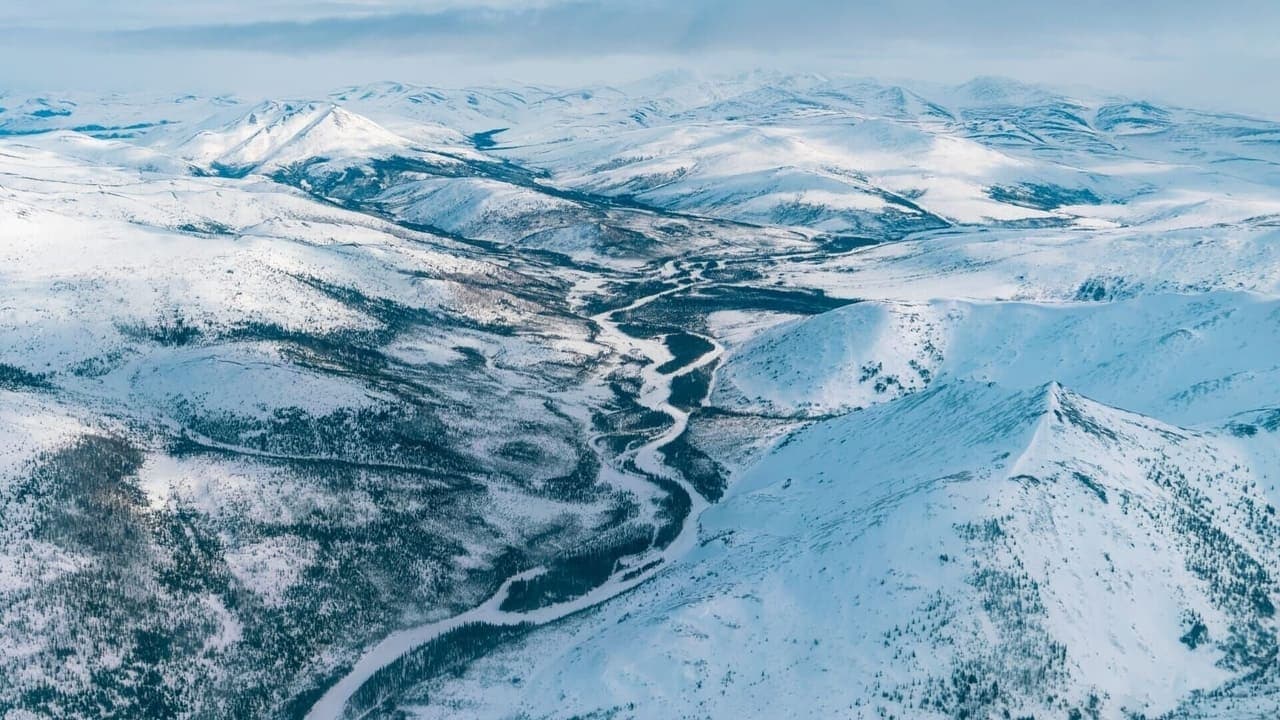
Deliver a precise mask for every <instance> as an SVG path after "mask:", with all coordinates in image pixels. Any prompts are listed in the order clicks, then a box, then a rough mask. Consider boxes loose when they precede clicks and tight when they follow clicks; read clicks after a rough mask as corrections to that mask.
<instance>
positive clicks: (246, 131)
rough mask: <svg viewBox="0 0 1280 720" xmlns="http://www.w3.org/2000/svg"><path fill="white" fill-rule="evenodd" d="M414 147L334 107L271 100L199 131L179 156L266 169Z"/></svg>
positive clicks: (364, 120) (390, 133) (219, 163)
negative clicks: (314, 160)
mask: <svg viewBox="0 0 1280 720" xmlns="http://www.w3.org/2000/svg"><path fill="white" fill-rule="evenodd" d="M409 146H410V142H409V141H408V140H407V139H405V138H403V137H401V136H399V135H397V134H395V133H393V132H391V131H390V130H387V129H386V128H384V127H382V126H381V125H378V124H377V123H375V122H373V121H372V120H370V119H368V118H366V117H363V116H361V115H357V114H355V113H352V112H350V111H348V110H345V109H343V108H342V107H339V106H338V105H335V104H333V103H327V102H307V103H281V102H274V101H269V102H265V103H262V104H260V105H257V106H255V107H254V108H253V109H251V110H250V111H249V112H248V113H245V114H244V115H242V116H240V117H238V118H236V119H234V120H232V121H231V122H229V123H225V124H222V125H218V126H214V127H211V128H206V129H203V130H201V131H199V132H198V133H196V134H195V135H194V136H192V137H190V138H189V139H187V140H186V141H184V142H183V143H181V145H179V147H178V152H179V153H180V154H181V155H182V156H183V157H186V158H188V159H190V160H192V161H193V162H197V163H200V164H203V165H210V166H222V167H227V168H237V169H247V170H262V169H266V168H275V167H283V166H286V165H291V164H294V163H299V162H304V161H307V160H312V159H320V158H323V159H328V160H336V159H344V158H346V159H350V158H364V157H368V156H371V155H375V154H379V153H390V152H397V151H402V150H404V149H406V148H408V147H409Z"/></svg>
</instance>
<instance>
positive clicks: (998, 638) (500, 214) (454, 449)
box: [0, 73, 1280, 720]
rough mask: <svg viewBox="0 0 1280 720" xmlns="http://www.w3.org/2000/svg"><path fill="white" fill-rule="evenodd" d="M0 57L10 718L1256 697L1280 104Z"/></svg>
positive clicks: (1276, 533) (853, 707) (1273, 380)
mask: <svg viewBox="0 0 1280 720" xmlns="http://www.w3.org/2000/svg"><path fill="white" fill-rule="evenodd" d="M0 99H2V100H3V102H0V106H2V107H0V518H3V520H2V521H0V717H3V718H5V720H8V719H9V718H14V719H15V720H16V719H17V718H30V717H37V718H43V717H49V718H97V717H102V716H105V715H113V716H119V717H148V718H216V717H254V718H256V717H263V718H266V717H273V718H274V717H295V718H297V717H310V718H375V717H379V718H380V717H386V718H391V717H414V718H458V717H468V718H470V717H475V718H565V719H568V718H581V717H600V718H605V717H608V718H670V717H697V718H702V717H707V718H732V717H743V718H756V717H760V718H766V717H850V718H868V719H871V718H876V719H880V720H884V719H887V718H916V717H919V718H938V719H939V720H942V719H948V720H966V719H972V718H986V717H1011V718H1013V717H1016V718H1022V717H1036V718H1041V717H1065V718H1072V719H1079V720H1083V719H1084V718H1107V719H1111V718H1114V719H1116V720H1134V719H1135V718H1149V719H1154V718H1169V719H1170V720H1175V719H1182V718H1213V719H1216V720H1226V719H1228V718H1230V719H1232V720H1234V719H1236V718H1271V717H1275V716H1277V715H1280V674H1278V673H1277V670H1276V667H1277V664H1276V658H1277V654H1278V653H1280V625H1278V623H1277V618H1276V604H1275V603H1276V602H1277V601H1280V580H1278V577H1280V520H1277V516H1276V506H1277V504H1280V487H1278V486H1277V483H1280V443H1278V442H1277V439H1278V438H1280V434H1278V433H1280V359H1278V358H1280V236H1278V235H1277V232H1278V231H1277V227H1280V194H1278V193H1277V190H1278V189H1280V171H1277V168H1280V123H1277V122H1273V121H1270V120H1265V119H1258V118H1247V117H1241V116H1237V115H1230V114H1220V113H1214V112H1211V111H1208V110H1193V109H1187V108H1178V107H1167V106H1162V105H1157V104H1153V103H1150V102H1145V101H1141V100H1135V99H1130V98H1120V97H1113V96H1109V95H1105V94H1101V93H1099V94H1096V95H1094V96H1067V95H1063V94H1060V93H1057V92H1054V91H1052V90H1048V89H1044V88H1038V87H1032V86H1027V85H1022V84H1019V83H1014V82H1012V81H1007V80H1002V79H998V78H979V79H977V80H974V81H972V82H970V83H966V84H964V85H961V86H956V87H930V86H924V85H921V86H912V87H906V86H898V85H889V84H882V83H878V82H874V81H870V80H863V79H852V78H841V77H834V78H832V77H822V76H816V75H778V74H772V73H752V74H748V75H743V76H739V77H734V78H718V79H703V78H698V77H695V76H692V75H686V74H679V73H673V74H666V75H662V76H658V77H655V78H651V79H649V80H646V81H644V82H638V83H634V84H630V85H627V86H622V87H592V88H576V89H564V88H547V87H534V86H513V87H506V88H464V89H448V88H435V87H426V86H415V85H409V84H404V83H392V82H387V83H376V84H372V85H367V86H358V87H350V88H344V89H340V90H337V91H335V92H333V93H332V94H330V95H328V96H325V97H318V98H304V99H269V100H264V101H261V102H259V101H257V100H254V99H242V98H236V97H230V96H222V97H210V98H204V97H195V96H184V97H179V98H172V97H143V96H113V97H107V98H101V97H95V96H92V95H75V94H68V95H65V96H62V95H40V96H30V97H26V96H21V97H19V96H12V95H6V96H3V97H2V98H0Z"/></svg>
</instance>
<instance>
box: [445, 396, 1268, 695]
mask: <svg viewBox="0 0 1280 720" xmlns="http://www.w3.org/2000/svg"><path fill="white" fill-rule="evenodd" d="M1242 460H1243V457H1242V455H1241V454H1240V453H1239V451H1238V450H1237V449H1236V447H1235V445H1234V439H1233V438H1232V437H1230V436H1226V437H1224V436H1218V435H1212V434H1203V433H1194V432H1189V431H1186V430H1181V429H1178V428H1175V427H1171V426H1167V425H1163V424H1161V423H1159V422H1155V421H1152V420H1150V419H1147V418H1144V417H1142V416H1138V415H1133V414H1130V413H1125V412H1123V411H1118V410H1114V409H1111V408H1108V407H1106V406H1103V405H1099V404H1097V403H1094V402H1092V401H1089V400H1087V399H1085V398H1083V397H1081V396H1078V395H1075V394H1074V393H1071V392H1070V391H1066V390H1064V389H1062V388H1061V387H1060V386H1058V385H1056V384H1051V385H1048V386H1043V387H1040V388H1036V389H1032V390H1021V391H1011V390H1009V389H1006V388H1003V387H1001V386H999V385H988V384H985V383H981V384H980V383H973V382H955V383H948V384H943V385H938V386H936V387H934V388H931V389H929V390H926V391H924V392H921V393H919V394H915V395H911V396H908V397H905V398H903V399H900V400H897V401H894V402H891V403H888V404H885V405H882V406H879V407H877V408H875V409H872V410H868V411H865V412H861V413H853V414H850V415H847V416H844V417H841V418H838V419H834V420H827V421H823V422H819V423H817V424H815V425H812V426H810V427H808V428H806V429H804V430H802V431H800V432H798V433H796V434H794V435H792V436H790V437H789V438H788V439H787V440H786V442H784V443H782V444H780V445H779V446H778V448H777V449H776V451H774V452H773V453H771V454H770V455H768V456H767V457H766V458H765V459H764V460H762V461H761V462H760V463H759V464H757V465H756V466H754V467H753V468H752V469H751V470H750V471H748V472H746V473H745V474H744V475H743V476H742V477H741V479H740V480H739V484H738V486H737V488H736V489H735V490H734V491H732V493H731V495H730V497H729V498H728V499H726V500H725V501H724V502H723V503H722V504H720V505H718V506H716V507H714V508H712V509H711V510H709V511H708V512H707V513H705V514H704V515H703V537H704V542H703V543H702V545H701V546H700V547H699V548H698V549H697V550H696V551H694V553H693V554H691V556H690V557H689V559H688V562H687V566H686V567H685V568H683V569H682V571H681V572H679V573H672V574H669V575H667V576H665V577H664V578H663V579H661V580H659V581H657V582H656V583H655V584H654V585H653V586H651V587H648V588H646V589H645V590H643V591H642V592H641V594H640V595H639V596H636V597H631V598H629V599H628V600H627V601H625V602H621V603H618V604H616V606H612V607H609V608H606V609H604V610H602V611H601V614H600V616H599V617H597V618H591V619H589V620H584V621H583V622H582V623H580V624H579V625H578V627H576V628H567V629H565V630H564V631H563V632H561V633H560V634H559V635H558V636H553V637H549V638H543V639H542V641H541V642H540V643H539V644H538V646H537V647H539V648H540V650H539V652H541V653H547V652H549V649H550V648H556V650H555V651H554V652H555V654H554V655H553V656H552V657H551V658H550V659H549V660H547V661H545V662H539V663H537V664H536V665H535V666H534V667H532V668H529V667H528V666H527V665H526V664H525V662H522V661H521V660H522V659H523V658H522V656H521V654H520V653H519V652H513V653H509V654H507V655H505V656H504V655H499V656H497V657H496V658H495V659H494V660H491V661H488V662H486V663H483V664H482V665H481V666H480V667H479V668H477V670H476V671H475V672H474V673H473V677H474V678H478V679H481V680H479V682H481V684H482V685H483V684H484V683H485V681H484V680H483V679H482V678H492V677H495V676H499V677H501V676H506V675H511V674H514V676H516V677H519V678H520V680H519V683H518V684H515V685H514V687H504V689H503V690H502V691H501V693H502V694H501V696H499V697H497V698H494V697H492V696H491V695H490V693H492V692H494V690H485V691H480V690H479V688H477V687H475V686H468V685H466V684H462V685H452V686H447V687H444V688H433V689H434V690H435V691H436V692H447V693H448V697H447V698H444V699H441V698H440V697H439V696H436V699H435V702H434V703H433V705H432V706H431V707H433V708H436V710H434V711H432V710H430V709H428V708H424V709H423V710H422V712H421V714H420V716H422V717H443V716H446V715H444V714H440V713H445V714H447V713H449V712H465V713H468V714H473V713H474V714H475V715H477V716H489V715H490V714H492V715H494V716H499V717H505V716H508V712H507V709H508V708H512V707H522V708H524V710H525V712H526V713H527V714H528V715H529V716H532V717H572V716H580V715H589V714H591V713H605V714H609V713H613V714H616V715H621V716H636V717H663V716H672V715H698V716H704V715H705V716H729V715H735V714H738V715H745V716H754V715H756V711H757V710H758V709H759V708H761V707H773V708H777V707H786V708H787V711H788V713H791V712H794V713H797V714H800V715H811V716H824V715H831V714H840V715H846V716H851V717H903V716H911V717H938V718H959V717H986V716H989V715H991V716H1001V715H1002V713H1005V712H1007V713H1009V714H1010V715H1011V716H1014V717H1022V716H1027V715H1035V716H1039V715H1041V714H1045V715H1050V716H1053V715H1063V716H1075V715H1076V714H1080V716H1086V715H1097V716H1100V717H1108V718H1111V717H1130V716H1135V715H1136V716H1155V715H1158V714H1160V713H1163V712H1165V711H1168V710H1172V709H1174V708H1175V707H1176V706H1177V704H1178V702H1179V700H1180V699H1181V698H1184V697H1186V696H1187V695H1188V694H1189V693H1192V692H1193V691H1196V690H1208V689H1212V688H1214V687H1215V686H1217V685H1218V684H1220V683H1222V682H1224V681H1226V680H1228V679H1229V678H1232V677H1241V676H1245V675H1247V674H1248V673H1249V672H1251V671H1252V670H1255V669H1259V668H1263V667H1266V665H1267V664H1268V663H1270V662H1271V658H1272V657H1273V656H1274V653H1275V649H1276V636H1275V632H1276V628H1275V622H1274V618H1273V616H1274V605H1273V602H1274V597H1275V593H1276V590H1277V588H1276V586H1275V580H1274V577H1275V573H1276V570H1277V568H1276V562H1275V550H1276V542H1277V540H1280V536H1277V532H1276V530H1277V529H1276V526H1275V524H1274V522H1273V519H1272V518H1273V515H1272V512H1273V511H1271V510H1269V509H1268V508H1269V507H1271V504H1272V503H1274V502H1275V497H1274V492H1275V491H1274V489H1273V488H1272V487H1271V486H1270V485H1267V484H1264V483H1263V482H1261V481H1263V479H1264V478H1267V477H1268V476H1271V475H1272V474H1273V473H1274V471H1275V468H1274V467H1270V466H1264V467H1258V466H1254V467H1249V466H1246V465H1243V464H1242V462H1241V461H1242ZM526 662H527V661H526ZM1170 668H1176V670H1175V671H1173V672H1171V671H1170ZM526 672H528V673H531V674H530V675H528V676H525V675H524V673H526ZM495 689H496V688H495Z"/></svg>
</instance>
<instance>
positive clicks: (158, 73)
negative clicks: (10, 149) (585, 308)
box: [0, 0, 1280, 116]
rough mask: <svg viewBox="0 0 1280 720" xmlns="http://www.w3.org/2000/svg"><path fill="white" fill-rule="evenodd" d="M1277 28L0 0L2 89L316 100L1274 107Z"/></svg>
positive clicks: (1241, 7)
mask: <svg viewBox="0 0 1280 720" xmlns="http://www.w3.org/2000/svg"><path fill="white" fill-rule="evenodd" d="M1277 36H1280V0H1220V1H1219V2H1204V1H1203V0H1163V1H1162V2H1157V1H1156V0H1127V1H1126V0H1108V1H1104V0H1074V1H1073V2H1053V3H1049V2H1035V1H1034V0H970V1H968V2H965V1H963V0H914V1H912V2H893V1H891V0H871V1H865V2H862V1H859V0H844V1H842V0H783V1H781V2H773V1H766V0H705V1H703V2H699V1H698V0H613V1H608V0H482V1H480V2H460V1H458V0H319V1H311V0H221V1H215V0H188V1H187V2H175V1H174V0H108V1H104V0H38V1H35V2H19V1H18V0H12V1H9V0H0V86H3V87H10V88H14V89H18V90H35V89H89V90H98V89H101V90H140V89H141V90H162V91H198V92H215V91H216V92H224V91H226V92H237V93H240V94H250V95H270V94H275V95H303V94H308V93H316V92H321V91H324V90H328V89H332V88H334V87H337V86H340V85H346V84H352V83H359V82H368V81H373V80H401V81H406V82H415V83H425V84H435V85H452V86H456V85H465V84H472V83H491V82H502V81H525V82H537V83H548V84H575V83H601V82H609V81H616V82H623V81H626V80H632V79H636V78H638V77H641V76H644V75H648V74H652V73H655V72H659V71H662V70H667V69H672V68H688V69H693V70H699V71H703V72H711V73H716V72H734V71H739V70H747V69H753V68H769V69H781V70H788V71H790V70H795V71H801V70H807V71H816V72H824V73H842V74H853V75H865V76H874V77H882V78H892V79H917V80H923V81H930V82H946V83H950V82H962V81H964V80H967V79H969V78H971V77H973V76H976V75H1004V76H1008V77H1013V78H1016V79H1019V80H1024V81H1031V82H1042V83H1047V84H1050V85H1057V86H1071V85H1081V86H1090V87H1095V88H1099V89H1103V90H1109V91H1114V92H1118V93H1124V94H1128V95H1134V96H1141V97H1146V98H1152V99H1156V100H1165V101H1172V102H1180V103H1184V104H1191V105H1203V106H1209V107H1214V108H1221V109H1228V110H1237V111H1243V112H1254V113H1262V114H1267V115H1273V116H1280V80H1278V79H1277V78H1280V43H1277V41H1276V38H1277Z"/></svg>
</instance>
